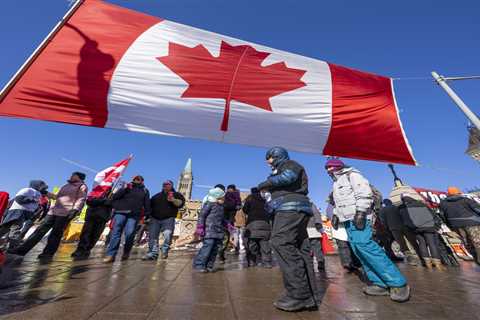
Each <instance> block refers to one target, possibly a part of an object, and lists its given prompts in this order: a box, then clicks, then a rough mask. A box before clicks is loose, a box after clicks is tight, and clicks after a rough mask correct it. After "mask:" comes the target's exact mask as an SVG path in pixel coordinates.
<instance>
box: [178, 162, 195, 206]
mask: <svg viewBox="0 0 480 320" xmlns="http://www.w3.org/2000/svg"><path fill="white" fill-rule="evenodd" d="M192 189H193V173H192V159H190V158H189V159H188V160H187V164H186V165H185V169H183V171H182V173H181V174H180V178H179V179H178V184H177V190H178V192H180V193H181V194H183V196H184V197H185V199H186V200H187V201H189V200H190V199H191V198H192Z"/></svg>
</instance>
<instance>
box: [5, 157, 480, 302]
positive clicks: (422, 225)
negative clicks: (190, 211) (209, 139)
mask: <svg viewBox="0 0 480 320" xmlns="http://www.w3.org/2000/svg"><path fill="white" fill-rule="evenodd" d="M266 161H267V164H268V165H269V166H270V167H271V169H272V173H271V175H270V176H269V177H267V179H266V180H265V181H263V182H261V183H259V184H258V185H257V186H256V187H253V188H252V189H251V193H250V195H248V197H247V198H246V199H245V200H244V201H242V199H241V197H240V192H239V191H238V190H237V188H236V186H235V185H233V184H232V185H229V186H227V188H225V186H224V185H222V184H218V185H216V186H215V187H214V188H212V189H211V190H209V192H208V194H207V195H206V196H205V198H204V199H203V203H202V208H201V211H200V213H199V216H198V221H197V227H196V231H195V235H196V237H197V239H198V240H200V241H201V243H202V245H201V247H200V249H199V250H198V252H197V254H196V255H195V257H194V258H193V270H194V271H195V272H199V273H209V272H215V271H216V265H217V264H222V263H225V260H226V256H225V254H226V251H227V250H228V248H229V245H232V244H233V250H234V251H235V252H236V253H237V254H240V253H244V254H245V257H246V264H247V266H248V267H257V266H259V267H264V268H272V265H273V261H275V263H276V264H277V265H278V267H279V268H280V271H281V272H282V276H283V284H284V287H285V292H284V293H283V294H281V296H280V297H279V298H278V299H277V300H276V301H275V302H274V305H275V307H277V308H278V309H281V310H284V311H298V310H303V309H314V308H317V306H318V303H319V301H318V298H317V292H318V290H317V278H316V276H315V273H316V272H324V271H325V267H326V266H325V257H324V254H323V250H322V242H323V241H322V239H323V240H324V239H325V237H326V234H325V231H324V229H323V224H324V222H325V220H326V219H327V216H328V219H329V220H330V221H331V225H332V228H333V230H332V235H333V238H334V239H335V241H336V245H337V249H338V254H339V256H340V261H341V264H342V266H343V267H344V268H345V269H346V270H347V271H348V272H355V273H358V274H359V275H361V279H363V281H364V282H365V283H366V286H365V287H364V289H363V292H364V293H365V294H366V295H371V296H389V297H390V298H391V300H393V301H396V302H405V301H408V300H409V298H410V286H409V285H408V283H407V280H406V278H405V277H404V276H403V275H402V273H401V272H400V271H399V269H398V268H397V266H396V264H395V263H394V262H397V261H399V260H405V262H406V263H408V264H411V265H418V264H422V265H423V266H424V267H426V268H428V269H436V270H439V271H443V270H445V268H446V267H445V266H448V265H449V259H450V258H451V256H452V255H453V252H452V251H451V250H449V247H448V244H446V243H445V241H444V240H443V239H442V238H441V236H440V233H439V230H440V228H441V227H442V226H445V225H446V226H448V227H449V228H450V229H451V231H452V232H455V233H456V234H458V236H459V237H460V238H461V239H462V240H463V242H464V244H465V246H466V247H467V249H468V251H469V253H470V254H471V255H472V256H473V257H474V260H475V262H476V263H478V264H480V205H479V204H478V203H477V202H476V201H474V200H472V199H470V198H468V197H466V196H465V195H463V194H462V193H461V191H460V190H459V189H458V188H455V187H450V188H449V189H448V197H447V198H446V199H443V200H442V201H441V203H440V207H439V209H438V210H433V209H432V208H430V207H429V206H428V205H427V203H426V202H425V201H424V199H423V198H422V197H421V196H420V195H419V194H418V193H417V192H416V191H415V190H414V189H412V188H411V187H409V186H408V185H405V184H403V183H402V181H400V180H399V179H398V178H397V179H395V186H394V188H393V189H392V191H391V193H390V194H389V196H388V197H387V198H385V199H382V195H381V194H380V192H379V191H378V190H377V189H376V188H375V187H374V186H373V185H372V184H371V183H370V182H369V181H368V180H367V179H366V178H365V177H364V176H363V175H362V174H361V173H360V171H358V170H357V169H355V168H353V167H350V166H347V165H346V164H345V163H344V162H343V161H341V160H339V159H330V160H328V161H327V163H326V164H325V169H326V171H327V173H328V174H329V175H330V177H331V178H332V192H331V194H330V195H329V197H328V200H327V202H328V204H329V208H328V209H327V210H326V215H322V214H321V212H320V210H318V208H317V207H316V206H315V205H314V204H313V203H312V202H311V200H310V198H309V197H308V193H309V188H308V177H307V173H306V171H305V169H304V168H303V167H302V165H300V164H299V163H298V162H296V161H294V160H291V159H290V157H289V154H288V152H287V150H285V149H284V148H281V147H274V148H272V149H270V150H269V151H268V152H267V154H266ZM85 178H86V176H85V174H84V173H81V172H74V173H73V174H72V175H71V177H70V179H69V180H68V181H67V183H66V184H65V185H64V186H62V187H61V188H60V190H59V191H58V193H56V194H53V193H50V192H48V185H47V184H46V183H45V182H44V181H40V180H34V181H31V183H30V186H29V187H27V188H24V189H21V190H20V191H19V192H18V193H17V194H16V195H15V197H14V198H13V200H12V201H11V203H10V205H9V206H8V209H7V210H6V213H5V214H4V216H3V219H2V222H1V224H0V239H1V238H4V239H3V241H4V242H5V243H7V244H8V253H9V254H15V255H19V256H24V255H26V254H27V253H28V252H29V251H30V250H31V249H32V248H34V247H35V246H36V245H37V244H38V243H39V242H40V240H42V238H43V237H44V236H45V235H46V234H47V233H48V232H50V234H49V236H48V239H47V244H46V246H45V247H44V249H43V252H42V253H41V254H40V255H39V256H38V258H40V259H51V258H52V257H53V256H54V254H55V253H56V251H57V249H58V247H59V245H60V242H61V239H62V236H63V234H64V232H65V229H66V228H67V226H68V225H69V223H70V222H71V221H72V220H73V219H75V217H77V216H78V215H79V214H80V212H81V211H82V208H83V207H84V206H85V205H87V206H88V208H87V211H86V216H85V222H84V224H83V228H82V231H81V234H80V240H79V242H78V245H77V248H76V250H75V251H74V252H73V253H72V257H73V258H75V259H88V258H89V256H90V253H91V250H92V249H93V248H94V247H95V245H96V244H97V242H98V241H99V239H100V237H101V235H102V234H103V232H104V229H105V228H106V227H107V226H110V228H111V230H110V234H109V236H108V237H107V238H108V241H107V248H106V253H105V257H104V259H103V262H104V263H106V264H109V263H113V262H114V261H115V259H116V257H117V255H118V253H119V250H120V247H121V246H120V244H121V239H122V235H123V238H124V244H123V246H122V250H123V251H122V254H121V259H122V260H127V259H129V257H130V252H131V250H132V248H133V246H134V243H135V238H136V235H137V237H140V238H141V237H142V236H141V235H142V234H143V233H144V232H145V231H148V232H147V233H148V251H147V252H146V254H145V255H144V256H143V257H142V260H145V261H155V260H157V259H159V258H162V259H167V258H168V255H169V251H170V247H171V244H172V239H173V234H174V229H175V219H176V217H177V215H178V212H179V210H180V209H181V208H182V207H183V206H184V205H185V198H184V196H183V195H182V194H181V193H179V192H177V191H176V190H175V188H174V183H173V182H172V181H171V180H167V181H165V182H164V183H163V184H162V190H161V191H160V192H158V193H157V194H155V195H153V196H150V192H149V190H148V189H147V188H146V187H145V184H144V182H145V181H144V178H143V177H142V176H139V175H137V176H135V177H133V179H132V181H131V182H130V183H128V184H126V185H123V186H121V187H120V186H117V187H116V188H112V190H110V191H109V192H107V193H105V194H103V195H102V196H100V197H98V196H96V197H93V196H89V194H88V188H87V186H86V184H85V182H84V181H85ZM49 200H54V203H53V204H52V206H51V207H50V206H49V204H50V201H49ZM35 221H41V223H40V224H39V226H38V227H37V228H36V229H35V231H33V232H31V234H30V235H29V236H28V237H27V238H26V239H24V238H25V236H26V235H27V234H28V231H29V229H30V228H31V227H32V226H33V224H34V222H35ZM109 221H110V223H109ZM140 221H144V223H143V224H142V225H143V227H141V228H139V223H140ZM138 234H140V236H138ZM160 235H162V238H163V243H162V245H161V246H160V244H159V238H160ZM232 238H233V241H232ZM394 241H395V242H396V243H397V244H398V247H399V251H400V253H398V252H395V250H393V249H392V244H393V243H394ZM323 249H324V248H323ZM273 258H274V259H273ZM315 260H316V262H314V261H315ZM315 266H316V267H315Z"/></svg>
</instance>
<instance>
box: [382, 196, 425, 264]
mask: <svg viewBox="0 0 480 320" xmlns="http://www.w3.org/2000/svg"><path fill="white" fill-rule="evenodd" d="M379 219H380V220H381V221H382V224H383V225H384V226H385V227H386V228H387V229H388V231H390V233H391V234H392V236H393V239H395V241H396V242H397V243H398V245H399V246H400V251H401V252H402V253H403V255H404V257H405V262H406V263H407V264H409V265H412V266H416V265H418V256H417V253H419V252H420V248H419V247H418V242H417V238H416V235H415V232H413V231H412V230H409V229H408V228H407V227H406V226H405V225H404V224H403V221H402V217H401V216H400V211H399V209H398V207H397V206H395V205H393V202H392V201H391V200H390V199H384V200H383V207H382V209H381V210H380V213H379ZM407 240H408V242H409V243H410V245H411V247H412V248H413V249H414V250H415V252H412V251H411V250H410V248H409V246H408V245H407Z"/></svg>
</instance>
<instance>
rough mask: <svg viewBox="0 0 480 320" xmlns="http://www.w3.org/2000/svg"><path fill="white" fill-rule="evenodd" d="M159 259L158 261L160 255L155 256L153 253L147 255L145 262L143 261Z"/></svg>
mask: <svg viewBox="0 0 480 320" xmlns="http://www.w3.org/2000/svg"><path fill="white" fill-rule="evenodd" d="M157 259H158V255H156V254H153V253H151V252H149V253H147V254H146V255H144V256H143V257H142V260H143V261H155V260H157Z"/></svg>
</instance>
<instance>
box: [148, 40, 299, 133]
mask: <svg viewBox="0 0 480 320" xmlns="http://www.w3.org/2000/svg"><path fill="white" fill-rule="evenodd" d="M269 55H270V53H268V52H261V51H257V50H255V48H253V47H252V46H249V45H240V46H232V45H230V44H228V43H226V42H225V41H222V44H221V46H220V55H219V56H218V57H214V56H212V55H211V54H210V52H208V50H207V49H206V48H205V47H204V46H203V45H198V46H196V47H193V48H189V47H186V46H183V45H181V44H177V43H173V42H170V43H169V52H168V55H167V56H164V57H158V58H157V59H158V60H160V62H162V63H163V64H164V65H165V66H167V67H168V68H169V69H170V70H172V71H173V72H174V73H176V74H177V75H178V76H179V77H180V78H182V79H183V80H184V81H186V82H187V83H188V84H189V86H188V88H187V90H185V91H184V92H183V94H182V98H220V99H225V112H224V115H223V121H222V125H221V128H220V129H221V130H222V131H227V130H228V119H229V115H230V101H231V100H236V101H239V102H243V103H246V104H249V105H252V106H255V107H258V108H261V109H265V110H267V111H270V112H271V111H272V107H271V105H270V100H269V99H270V97H273V96H276V95H278V94H281V93H284V92H287V91H291V90H295V89H298V88H301V87H303V86H305V85H306V84H305V83H304V82H302V81H301V80H300V79H301V78H302V76H303V75H304V74H305V72H306V71H305V70H299V69H293V68H288V67H287V65H286V64H285V63H284V62H279V63H275V64H272V65H269V66H262V65H261V64H262V62H263V61H264V60H265V59H266V58H267V57H268V56H269Z"/></svg>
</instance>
